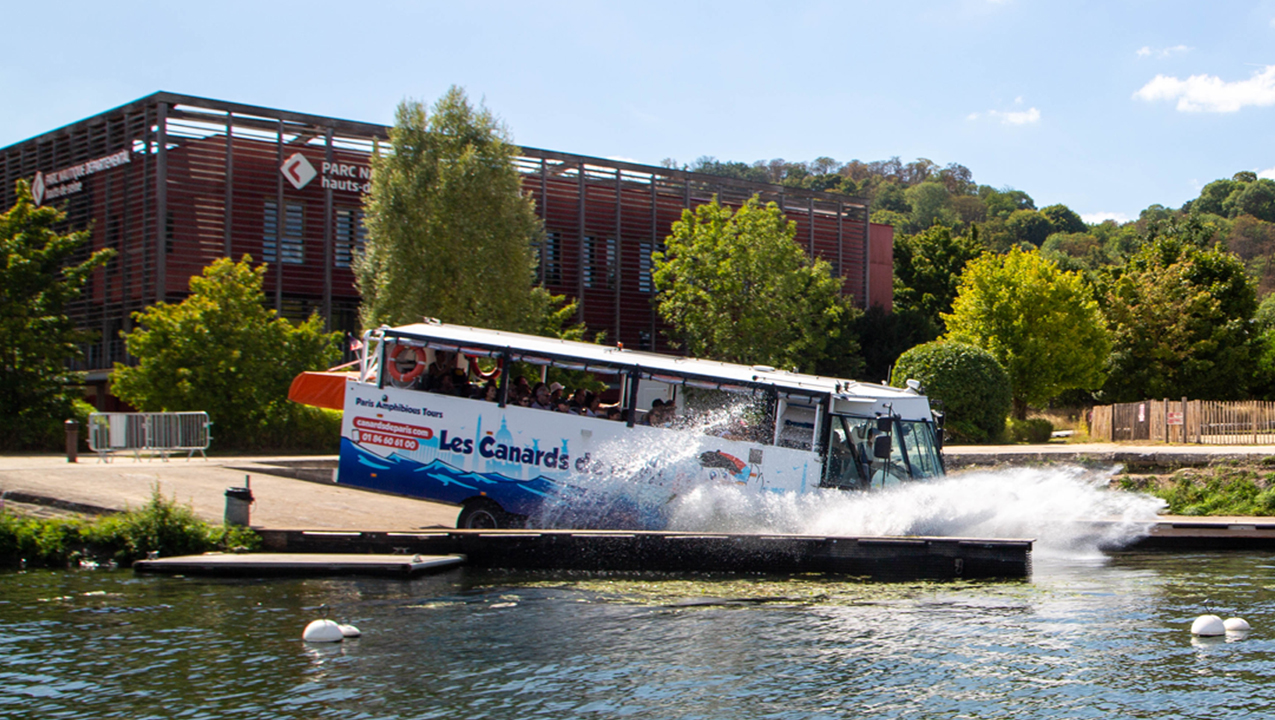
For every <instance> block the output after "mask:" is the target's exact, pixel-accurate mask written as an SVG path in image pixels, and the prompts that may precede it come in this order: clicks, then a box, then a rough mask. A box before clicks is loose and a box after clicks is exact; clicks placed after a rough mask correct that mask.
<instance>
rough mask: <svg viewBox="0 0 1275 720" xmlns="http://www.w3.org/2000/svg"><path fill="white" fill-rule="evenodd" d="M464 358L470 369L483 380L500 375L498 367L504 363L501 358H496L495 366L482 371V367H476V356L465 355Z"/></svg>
mask: <svg viewBox="0 0 1275 720" xmlns="http://www.w3.org/2000/svg"><path fill="white" fill-rule="evenodd" d="M465 359H466V360H468V361H469V369H470V371H471V372H473V373H474V374H475V375H477V376H478V377H480V378H482V379H483V380H493V379H495V378H498V377H500V369H501V368H502V367H503V366H504V364H505V361H504V359H503V358H501V359H498V360H496V367H494V368H492V369H491V372H483V370H482V368H480V367H478V358H476V357H474V356H473V355H466V356H465Z"/></svg>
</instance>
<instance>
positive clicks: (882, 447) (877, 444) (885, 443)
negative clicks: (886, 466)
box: [872, 435, 891, 460]
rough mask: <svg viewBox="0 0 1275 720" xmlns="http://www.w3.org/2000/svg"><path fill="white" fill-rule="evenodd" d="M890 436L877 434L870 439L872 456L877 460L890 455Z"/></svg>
mask: <svg viewBox="0 0 1275 720" xmlns="http://www.w3.org/2000/svg"><path fill="white" fill-rule="evenodd" d="M890 445H891V443H890V436H889V435H878V436H876V437H875V438H873V440H872V456H873V457H875V458H876V459H878V460H885V459H886V458H888V457H890Z"/></svg>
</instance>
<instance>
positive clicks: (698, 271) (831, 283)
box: [652, 196, 845, 370]
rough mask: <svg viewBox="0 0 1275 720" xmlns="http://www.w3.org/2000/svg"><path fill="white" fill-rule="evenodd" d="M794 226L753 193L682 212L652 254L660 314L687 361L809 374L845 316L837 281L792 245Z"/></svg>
mask: <svg viewBox="0 0 1275 720" xmlns="http://www.w3.org/2000/svg"><path fill="white" fill-rule="evenodd" d="M796 233H797V224H796V223H794V222H792V221H791V220H788V219H787V217H785V216H784V213H783V211H782V210H780V209H779V206H778V205H776V204H775V203H773V202H772V203H768V204H766V205H765V206H762V205H761V203H760V201H759V200H758V199H757V197H756V196H754V197H753V198H751V199H750V200H748V202H746V203H744V205H743V206H742V207H740V208H739V210H738V211H732V210H731V209H730V208H729V207H723V206H722V205H721V204H719V203H718V202H717V199H716V198H713V201H712V202H710V203H707V204H705V205H701V206H699V207H698V208H696V209H695V211H694V212H692V211H690V210H683V211H682V219H681V220H679V221H678V222H676V223H674V224H673V234H672V235H670V236H669V237H668V240H667V241H666V242H665V249H664V251H663V252H657V253H654V254H653V255H652V259H653V261H654V263H655V266H654V270H653V273H652V277H653V280H654V282H655V287H656V290H657V291H658V292H659V295H658V297H657V302H658V306H659V311H660V315H661V316H663V318H664V319H665V320H666V321H667V322H668V323H669V324H670V325H672V326H673V329H674V333H675V341H676V342H678V343H680V344H681V345H683V346H684V347H685V348H686V349H687V351H688V352H690V354H692V355H695V356H698V357H707V358H714V359H717V360H725V361H729V362H738V363H745V364H765V365H773V366H775V367H782V368H800V369H805V370H810V369H812V368H814V367H815V366H816V365H818V363H819V362H820V361H821V360H822V358H823V356H824V354H825V350H826V348H827V345H828V340H829V336H830V335H831V334H833V333H834V332H835V328H836V327H837V324H838V321H839V319H840V318H841V317H842V315H843V314H844V313H845V301H844V300H843V298H842V297H841V279H840V278H835V277H833V276H832V274H831V272H830V269H831V268H830V266H829V265H828V263H826V262H824V261H823V260H819V259H814V260H812V259H811V258H809V257H808V256H807V255H806V254H805V252H804V251H802V249H801V246H799V245H798V244H797V243H796V241H795V240H794V238H795V236H796Z"/></svg>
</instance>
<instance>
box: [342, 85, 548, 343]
mask: <svg viewBox="0 0 1275 720" xmlns="http://www.w3.org/2000/svg"><path fill="white" fill-rule="evenodd" d="M390 144H391V146H392V148H391V149H390V151H389V152H378V153H376V154H375V155H374V156H373V158H372V192H371V195H370V197H369V198H368V201H367V219H366V225H367V230H368V238H367V246H366V252H365V253H364V254H363V255H362V256H361V257H359V258H358V259H357V261H356V264H355V276H356V281H357V283H358V287H359V292H360V293H361V294H362V296H363V305H362V308H361V310H360V313H361V320H362V322H363V325H364V327H376V326H378V325H380V324H382V323H388V324H391V325H399V324H404V323H411V322H419V321H420V320H421V318H422V317H423V316H431V317H436V318H439V319H441V320H444V321H446V322H454V323H462V324H466V325H477V326H482V327H490V328H496V329H502V330H520V331H525V332H536V331H537V330H538V329H540V328H541V327H542V326H543V325H544V323H545V318H546V316H548V315H551V314H552V312H553V309H554V308H553V307H551V305H552V303H551V302H550V299H549V296H548V294H547V293H545V291H543V290H541V289H537V288H535V287H534V283H533V281H534V269H535V265H536V256H535V252H534V248H535V246H536V244H537V243H538V242H539V241H540V239H541V237H542V235H543V227H542V224H541V222H540V219H539V218H538V217H536V213H535V209H534V207H533V203H532V201H531V199H530V198H528V197H525V196H524V195H523V194H522V188H521V183H520V181H519V177H518V172H517V169H516V168H515V167H514V164H513V161H514V158H515V156H516V154H517V150H518V149H517V147H516V146H515V145H513V143H512V140H511V138H510V136H509V132H508V131H507V130H506V128H505V127H504V125H503V124H501V123H500V121H499V120H498V119H497V118H496V117H495V116H494V115H492V113H491V112H490V111H488V110H487V109H486V108H483V107H477V108H475V107H474V106H472V105H471V104H470V102H469V100H468V98H467V97H466V96H465V93H464V91H463V90H461V89H460V88H458V87H452V88H451V89H449V90H448V91H447V93H446V94H445V95H443V97H442V98H441V99H439V101H438V102H437V103H436V104H435V105H434V107H433V108H432V111H430V112H427V111H426V108H425V106H424V105H423V104H421V103H419V102H412V101H404V102H403V103H401V104H400V105H399V107H398V112H397V114H396V119H395V124H394V127H393V128H392V129H391V130H390ZM559 304H560V303H559Z"/></svg>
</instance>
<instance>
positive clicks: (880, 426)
mask: <svg viewBox="0 0 1275 720" xmlns="http://www.w3.org/2000/svg"><path fill="white" fill-rule="evenodd" d="M877 430H880V431H881V432H883V433H888V432H890V418H889V417H879V418H877Z"/></svg>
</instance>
